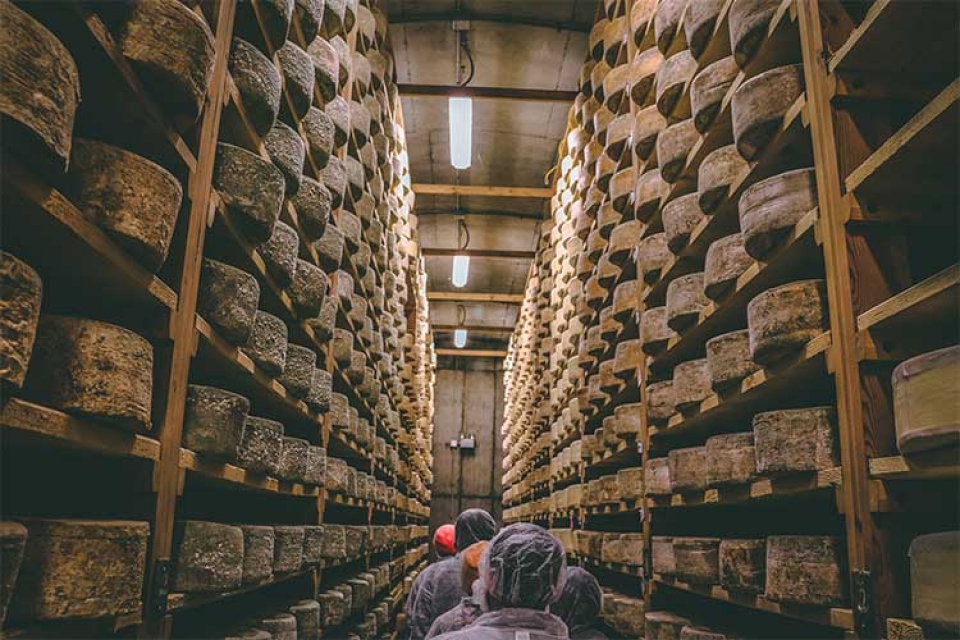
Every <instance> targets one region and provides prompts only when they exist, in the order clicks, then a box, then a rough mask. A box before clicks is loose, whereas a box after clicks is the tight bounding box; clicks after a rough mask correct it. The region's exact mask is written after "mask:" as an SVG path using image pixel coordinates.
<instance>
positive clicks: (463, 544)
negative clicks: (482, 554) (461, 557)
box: [456, 509, 497, 551]
mask: <svg viewBox="0 0 960 640" xmlns="http://www.w3.org/2000/svg"><path fill="white" fill-rule="evenodd" d="M496 532H497V523H496V522H495V521H494V519H493V516H491V515H490V514H489V513H487V512H486V511H484V510H483V509H467V510H466V511H464V512H463V513H461V514H460V516H459V517H458V518H457V535H456V545H457V551H463V550H464V549H466V548H467V547H469V546H470V545H472V544H474V543H475V542H480V541H481V540H489V539H490V538H492V537H493V535H494V534H495V533H496Z"/></svg>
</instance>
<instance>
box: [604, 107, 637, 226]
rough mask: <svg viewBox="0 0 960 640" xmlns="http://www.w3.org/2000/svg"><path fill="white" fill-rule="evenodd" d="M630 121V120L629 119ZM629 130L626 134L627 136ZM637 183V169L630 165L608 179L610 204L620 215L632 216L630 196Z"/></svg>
mask: <svg viewBox="0 0 960 640" xmlns="http://www.w3.org/2000/svg"><path fill="white" fill-rule="evenodd" d="M631 122H632V120H631ZM629 135H630V134H629V132H627V136H628V137H629ZM636 184H637V169H636V167H633V166H630V167H627V168H626V169H621V170H620V171H617V172H616V173H615V174H613V178H611V180H610V206H611V208H612V209H613V210H614V211H616V212H617V213H619V214H620V215H621V216H626V217H627V218H632V217H633V215H632V214H633V212H632V209H631V208H630V205H631V203H630V198H631V196H632V195H633V190H634V188H635V187H636Z"/></svg>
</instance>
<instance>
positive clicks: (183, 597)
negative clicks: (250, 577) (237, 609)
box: [167, 567, 317, 611]
mask: <svg viewBox="0 0 960 640" xmlns="http://www.w3.org/2000/svg"><path fill="white" fill-rule="evenodd" d="M315 571H317V568H316V567H310V568H308V569H301V570H300V571H293V572H291V573H284V574H280V575H274V576H273V577H272V578H270V579H269V580H267V581H265V582H260V583H258V584H252V585H248V586H245V587H241V588H240V589H236V590H234V591H224V592H220V593H171V594H170V595H169V596H168V597H167V608H168V609H169V610H170V611H182V610H184V609H193V608H195V607H200V606H203V605H207V604H211V603H214V602H220V601H222V600H226V599H227V598H232V597H235V596H238V595H242V594H244V593H250V592H251V591H257V590H259V589H263V588H266V587H269V586H272V585H275V584H280V583H282V582H287V581H289V580H293V579H295V578H299V577H302V576H305V575H308V574H311V573H313V572H315Z"/></svg>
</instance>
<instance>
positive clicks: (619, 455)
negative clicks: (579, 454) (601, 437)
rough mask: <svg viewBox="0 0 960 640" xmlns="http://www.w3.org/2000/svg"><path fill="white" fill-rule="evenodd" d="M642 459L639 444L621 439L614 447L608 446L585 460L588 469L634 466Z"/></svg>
mask: <svg viewBox="0 0 960 640" xmlns="http://www.w3.org/2000/svg"><path fill="white" fill-rule="evenodd" d="M639 461H640V451H639V444H638V443H637V442H636V441H633V440H620V441H619V442H617V445H616V446H615V447H613V448H607V449H604V450H603V451H601V452H600V454H599V455H597V456H594V457H592V458H590V459H589V461H585V464H584V468H585V469H586V470H587V471H590V470H597V469H611V468H619V467H634V466H637V463H639Z"/></svg>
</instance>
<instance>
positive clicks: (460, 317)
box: [457, 304, 467, 327]
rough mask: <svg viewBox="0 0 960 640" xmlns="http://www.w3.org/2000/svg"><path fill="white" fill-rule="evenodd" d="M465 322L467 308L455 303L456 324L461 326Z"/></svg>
mask: <svg viewBox="0 0 960 640" xmlns="http://www.w3.org/2000/svg"><path fill="white" fill-rule="evenodd" d="M466 322H467V310H466V308H464V306H463V305H462V304H458V305H457V326H460V327H462V326H463V325H464V324H466Z"/></svg>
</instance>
